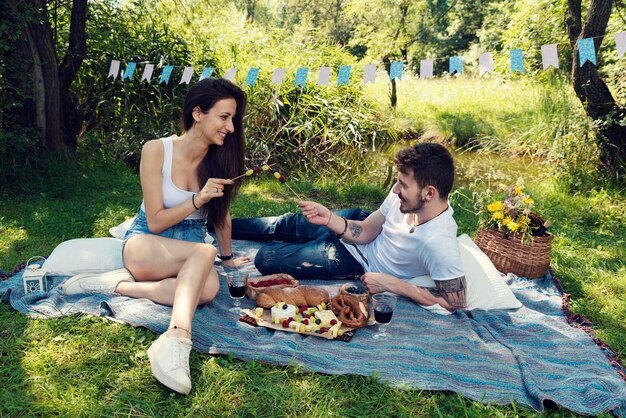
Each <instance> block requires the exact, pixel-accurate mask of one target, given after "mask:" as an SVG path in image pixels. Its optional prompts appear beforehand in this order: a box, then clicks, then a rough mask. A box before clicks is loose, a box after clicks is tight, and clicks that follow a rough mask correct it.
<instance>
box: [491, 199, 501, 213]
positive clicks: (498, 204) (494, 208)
mask: <svg viewBox="0 0 626 418" xmlns="http://www.w3.org/2000/svg"><path fill="white" fill-rule="evenodd" d="M502 209H504V204H503V203H502V202H501V201H499V200H497V201H495V202H492V203H490V204H489V205H487V210H488V211H489V212H497V211H501V210H502Z"/></svg>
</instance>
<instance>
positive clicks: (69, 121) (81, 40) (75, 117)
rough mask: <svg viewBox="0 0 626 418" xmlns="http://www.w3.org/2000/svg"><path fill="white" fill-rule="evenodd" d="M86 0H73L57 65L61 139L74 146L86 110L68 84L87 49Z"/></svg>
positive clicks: (73, 147)
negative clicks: (66, 41) (66, 38)
mask: <svg viewBox="0 0 626 418" xmlns="http://www.w3.org/2000/svg"><path fill="white" fill-rule="evenodd" d="M86 22H87V0H74V3H73V4H72V16H71V23H70V35H69V46H68V49H67V52H66V53H65V57H64V58H63V61H62V62H61V66H60V67H59V96H60V102H61V104H62V105H63V106H62V109H64V111H63V112H61V126H62V133H63V142H64V143H65V144H66V145H67V146H68V147H69V148H70V149H73V150H75V149H76V141H77V138H78V135H79V133H80V130H81V128H82V126H83V122H84V121H85V114H86V112H85V110H84V109H82V108H81V107H80V105H79V103H78V102H77V100H76V98H75V97H74V96H73V95H72V92H71V90H70V87H71V85H72V81H74V78H76V74H77V73H78V69H79V68H80V66H81V64H82V63H83V60H84V59H85V53H86V52H87V31H86V28H85V26H86Z"/></svg>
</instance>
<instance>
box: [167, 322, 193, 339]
mask: <svg viewBox="0 0 626 418" xmlns="http://www.w3.org/2000/svg"><path fill="white" fill-rule="evenodd" d="M172 329H179V330H181V331H185V332H186V333H187V334H189V336H190V337H191V331H189V330H188V329H185V328H181V327H179V326H177V325H174V326H173V327H169V328H168V329H167V330H168V331H170V330H172Z"/></svg>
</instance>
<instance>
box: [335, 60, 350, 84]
mask: <svg viewBox="0 0 626 418" xmlns="http://www.w3.org/2000/svg"><path fill="white" fill-rule="evenodd" d="M349 82H350V66H349V65H342V66H341V67H339V74H337V87H339V86H341V85H342V84H345V85H346V86H347V85H348V83H349Z"/></svg>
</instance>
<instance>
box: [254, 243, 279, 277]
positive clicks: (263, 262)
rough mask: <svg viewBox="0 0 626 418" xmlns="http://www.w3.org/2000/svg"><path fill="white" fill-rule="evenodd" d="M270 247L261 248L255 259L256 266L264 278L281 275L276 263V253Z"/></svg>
mask: <svg viewBox="0 0 626 418" xmlns="http://www.w3.org/2000/svg"><path fill="white" fill-rule="evenodd" d="M268 247H271V246H265V247H261V249H259V251H258V252H257V253H256V257H254V266H255V267H256V269H257V270H259V272H260V273H261V274H262V275H263V276H266V275H268V274H274V273H280V268H277V263H276V257H275V256H276V251H275V250H273V249H271V248H268Z"/></svg>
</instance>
